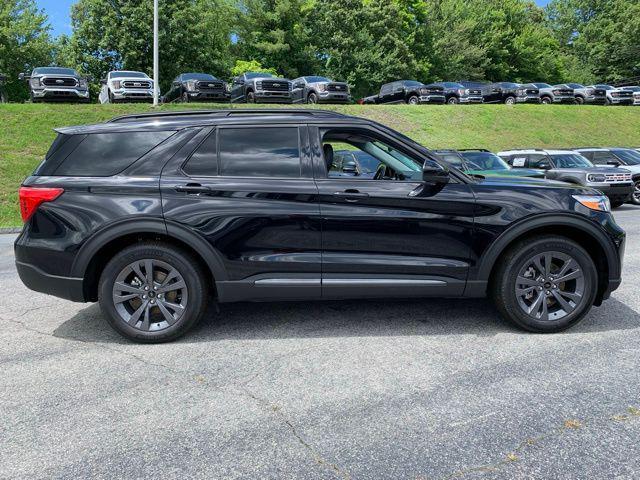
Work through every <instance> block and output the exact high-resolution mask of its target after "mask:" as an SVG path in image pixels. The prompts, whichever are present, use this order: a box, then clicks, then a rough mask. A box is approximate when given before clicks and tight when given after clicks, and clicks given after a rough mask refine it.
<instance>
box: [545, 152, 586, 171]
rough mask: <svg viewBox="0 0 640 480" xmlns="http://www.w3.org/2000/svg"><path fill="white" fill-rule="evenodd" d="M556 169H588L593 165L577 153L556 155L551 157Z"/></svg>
mask: <svg viewBox="0 0 640 480" xmlns="http://www.w3.org/2000/svg"><path fill="white" fill-rule="evenodd" d="M551 158H553V163H555V165H556V168H589V167H593V166H594V165H593V163H591V162H590V161H589V160H587V159H586V158H584V157H583V156H582V155H579V154H577V153H557V154H554V155H551Z"/></svg>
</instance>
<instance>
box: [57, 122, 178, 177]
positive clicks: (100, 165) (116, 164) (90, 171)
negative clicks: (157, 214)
mask: <svg viewBox="0 0 640 480" xmlns="http://www.w3.org/2000/svg"><path fill="white" fill-rule="evenodd" d="M174 133H175V132H172V131H170V132H131V133H128V132H127V133H94V134H89V135H86V136H85V137H84V139H83V140H82V141H81V142H80V144H79V145H78V146H77V147H76V148H75V150H73V151H72V152H71V153H70V154H69V156H67V157H66V158H65V159H64V160H63V161H62V163H61V165H60V166H59V167H58V168H57V169H56V171H55V175H69V176H75V177H87V176H91V177H106V176H110V175H115V174H117V173H120V172H121V171H122V170H124V169H125V168H127V167H128V166H129V165H131V164H132V163H133V162H135V161H136V160H138V159H139V158H140V157H142V156H143V155H144V154H145V153H147V152H148V151H150V150H151V149H153V148H154V147H155V146H156V145H158V144H159V143H161V142H163V141H164V140H166V139H167V138H169V137H170V136H171V135H173V134H174ZM68 143H69V142H66V143H65V145H66V144H68ZM59 150H62V149H59ZM54 156H55V155H54Z"/></svg>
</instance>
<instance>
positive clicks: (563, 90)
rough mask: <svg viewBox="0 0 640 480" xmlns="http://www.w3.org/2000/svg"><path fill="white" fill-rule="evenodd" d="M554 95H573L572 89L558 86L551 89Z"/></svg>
mask: <svg viewBox="0 0 640 480" xmlns="http://www.w3.org/2000/svg"><path fill="white" fill-rule="evenodd" d="M553 94H554V95H561V96H569V97H570V96H572V95H573V90H569V89H568V88H558V89H556V90H554V91H553Z"/></svg>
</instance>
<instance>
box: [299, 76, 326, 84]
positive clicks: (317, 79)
mask: <svg viewBox="0 0 640 480" xmlns="http://www.w3.org/2000/svg"><path fill="white" fill-rule="evenodd" d="M304 78H305V80H306V81H307V82H309V83H315V82H330V81H331V80H329V79H328V78H327V77H304Z"/></svg>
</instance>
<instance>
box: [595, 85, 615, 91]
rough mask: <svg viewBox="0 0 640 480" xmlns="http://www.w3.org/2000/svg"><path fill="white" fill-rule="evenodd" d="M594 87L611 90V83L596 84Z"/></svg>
mask: <svg viewBox="0 0 640 480" xmlns="http://www.w3.org/2000/svg"><path fill="white" fill-rule="evenodd" d="M596 88H601V89H603V90H613V87H612V86H611V85H596Z"/></svg>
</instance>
